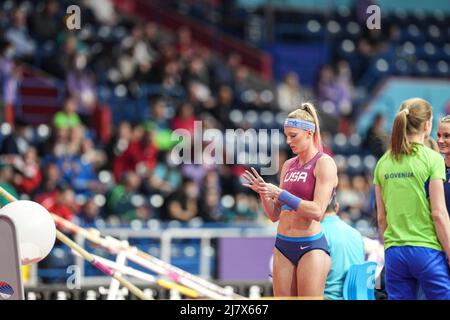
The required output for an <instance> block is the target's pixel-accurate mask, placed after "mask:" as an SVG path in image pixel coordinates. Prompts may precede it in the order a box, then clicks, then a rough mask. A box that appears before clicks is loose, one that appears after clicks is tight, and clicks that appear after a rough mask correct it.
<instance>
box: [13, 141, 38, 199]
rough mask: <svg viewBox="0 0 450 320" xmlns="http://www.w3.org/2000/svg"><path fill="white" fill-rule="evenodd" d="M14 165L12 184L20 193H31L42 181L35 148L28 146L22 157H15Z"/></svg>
mask: <svg viewBox="0 0 450 320" xmlns="http://www.w3.org/2000/svg"><path fill="white" fill-rule="evenodd" d="M17 160H18V161H15V163H14V167H15V169H16V174H15V175H14V186H15V187H16V189H17V191H19V192H20V193H25V194H28V195H31V194H33V193H34V191H35V190H36V189H37V188H38V187H39V185H40V184H41V181H42V175H41V170H40V166H39V158H38V155H37V151H36V148H34V147H30V148H29V149H28V150H27V151H25V154H24V155H23V160H22V158H17Z"/></svg>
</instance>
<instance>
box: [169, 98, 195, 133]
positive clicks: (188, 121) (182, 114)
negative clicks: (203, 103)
mask: <svg viewBox="0 0 450 320" xmlns="http://www.w3.org/2000/svg"><path fill="white" fill-rule="evenodd" d="M196 120H198V119H197V117H196V116H195V113H194V107H193V106H192V104H190V103H189V102H185V103H182V104H181V106H180V108H179V109H178V112H177V115H176V116H175V117H174V118H173V119H172V123H171V128H172V129H173V130H177V129H185V130H187V131H188V132H189V133H190V135H191V137H193V136H194V125H195V121H196Z"/></svg>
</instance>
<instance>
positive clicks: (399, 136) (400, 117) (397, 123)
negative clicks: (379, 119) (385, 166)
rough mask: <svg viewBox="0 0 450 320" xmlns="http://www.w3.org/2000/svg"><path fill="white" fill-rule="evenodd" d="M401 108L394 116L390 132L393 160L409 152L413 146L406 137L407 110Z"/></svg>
mask: <svg viewBox="0 0 450 320" xmlns="http://www.w3.org/2000/svg"><path fill="white" fill-rule="evenodd" d="M405 110H407V111H408V109H403V110H402V111H400V112H399V113H397V115H396V116H395V120H394V124H393V126H392V134H391V155H392V157H393V158H394V160H397V161H399V160H400V158H401V156H402V155H404V154H411V153H412V151H413V147H412V145H411V143H410V142H409V141H408V139H407V125H408V119H407V116H408V115H407V111H405Z"/></svg>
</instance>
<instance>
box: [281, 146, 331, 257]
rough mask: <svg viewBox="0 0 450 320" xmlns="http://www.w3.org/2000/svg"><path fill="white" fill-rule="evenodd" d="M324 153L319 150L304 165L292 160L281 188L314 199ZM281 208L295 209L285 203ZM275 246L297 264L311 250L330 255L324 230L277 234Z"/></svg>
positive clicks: (302, 197)
mask: <svg viewBox="0 0 450 320" xmlns="http://www.w3.org/2000/svg"><path fill="white" fill-rule="evenodd" d="M322 155H323V152H318V153H317V154H316V155H315V156H314V157H313V158H312V159H311V160H309V161H308V162H306V163H304V164H303V165H300V164H299V163H298V158H295V159H294V160H292V161H291V162H290V164H289V167H288V169H287V170H286V174H285V175H284V177H283V182H282V184H281V188H282V189H283V190H285V191H288V192H289V193H291V194H292V195H294V196H296V197H298V198H301V199H303V200H308V201H313V200H314V191H315V187H316V177H315V176H314V169H315V167H316V164H317V160H319V159H320V157H321V156H322ZM281 210H294V209H293V208H291V207H289V206H287V205H286V204H283V205H282V207H281ZM275 247H276V248H277V249H278V250H279V251H280V252H281V253H282V254H283V255H284V256H285V257H286V258H288V259H289V260H290V261H291V262H292V264H294V265H297V264H298V261H299V260H300V259H301V257H302V256H303V255H304V254H305V253H307V252H309V251H311V250H323V251H325V252H326V253H327V254H328V255H330V253H329V249H328V243H327V240H326V238H325V236H324V234H323V233H322V232H319V233H318V234H316V235H313V236H309V237H287V236H284V235H282V234H277V239H276V242H275Z"/></svg>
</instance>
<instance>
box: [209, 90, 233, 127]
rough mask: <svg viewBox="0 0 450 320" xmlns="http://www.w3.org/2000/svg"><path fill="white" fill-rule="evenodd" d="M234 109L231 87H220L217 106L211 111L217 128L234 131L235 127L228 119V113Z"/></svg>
mask: <svg viewBox="0 0 450 320" xmlns="http://www.w3.org/2000/svg"><path fill="white" fill-rule="evenodd" d="M233 109H234V95H233V90H232V89H231V87H228V86H224V85H223V86H220V87H219V90H218V95H217V104H215V106H214V108H213V109H212V110H211V113H212V115H213V116H214V117H215V118H216V120H217V121H218V123H219V126H220V127H221V128H222V129H223V130H226V129H234V128H235V125H234V123H233V122H232V121H231V119H230V113H231V111H233Z"/></svg>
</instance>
